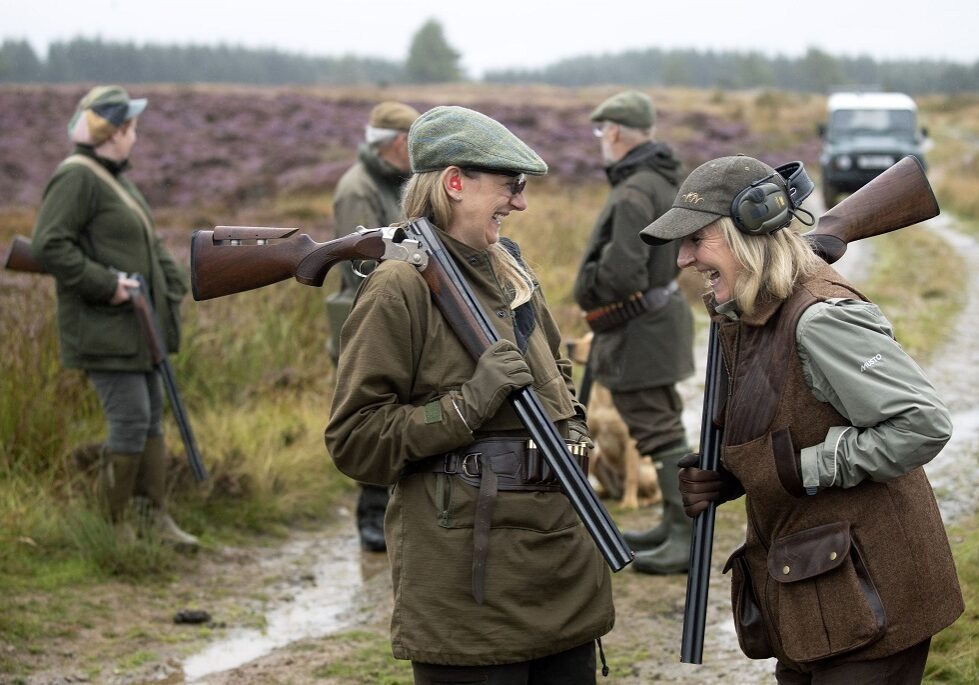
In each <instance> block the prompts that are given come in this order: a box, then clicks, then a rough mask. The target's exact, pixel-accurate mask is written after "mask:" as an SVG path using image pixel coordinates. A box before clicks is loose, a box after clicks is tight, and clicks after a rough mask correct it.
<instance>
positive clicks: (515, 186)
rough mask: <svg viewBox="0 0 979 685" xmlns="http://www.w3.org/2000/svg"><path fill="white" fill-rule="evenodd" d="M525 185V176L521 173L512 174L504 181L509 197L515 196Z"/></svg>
mask: <svg viewBox="0 0 979 685" xmlns="http://www.w3.org/2000/svg"><path fill="white" fill-rule="evenodd" d="M526 187H527V177H526V176H524V175H523V174H520V175H519V176H514V177H513V178H511V179H510V180H509V181H507V182H506V189H507V190H508V191H510V197H516V196H517V195H519V194H520V193H522V192H523V191H524V188H526Z"/></svg>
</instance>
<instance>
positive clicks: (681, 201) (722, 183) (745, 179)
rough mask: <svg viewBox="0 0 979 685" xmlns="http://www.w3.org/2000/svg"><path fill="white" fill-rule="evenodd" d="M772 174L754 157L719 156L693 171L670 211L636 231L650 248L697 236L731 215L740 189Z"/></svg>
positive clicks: (766, 166)
mask: <svg viewBox="0 0 979 685" xmlns="http://www.w3.org/2000/svg"><path fill="white" fill-rule="evenodd" d="M773 174H774V175H775V176H776V177H777V178H780V177H779V175H778V174H776V173H775V170H774V169H773V168H772V167H770V166H768V165H767V164H765V163H764V162H760V161H758V160H757V159H755V158H753V157H745V156H744V155H735V156H734V157H720V158H719V159H713V160H711V161H709V162H705V163H704V164H701V165H700V166H699V167H697V168H696V169H694V170H693V171H692V172H691V173H690V175H689V176H687V179H686V180H685V181H684V182H683V184H682V185H681V186H680V189H679V190H678V191H677V194H676V199H675V200H674V201H673V208H672V209H671V210H670V211H668V212H667V213H666V214H664V215H663V216H661V217H660V218H658V219H657V220H656V221H654V222H653V223H651V224H649V226H647V227H646V228H644V229H642V231H640V232H639V237H640V238H642V239H643V241H644V242H646V243H648V244H650V245H661V244H663V243H666V242H669V241H671V240H678V239H679V238H684V237H686V236H688V235H690V234H691V233H696V232H697V231H699V230H700V229H702V228H703V227H704V226H706V225H707V224H710V223H712V222H714V221H716V220H717V219H720V218H721V217H722V216H731V205H732V203H733V202H734V198H735V197H736V196H737V194H738V193H740V192H741V191H742V190H744V189H745V188H747V187H748V186H750V185H751V184H752V183H754V182H755V181H760V180H761V179H763V178H766V177H769V176H772V175H773Z"/></svg>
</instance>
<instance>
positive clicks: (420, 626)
mask: <svg viewBox="0 0 979 685" xmlns="http://www.w3.org/2000/svg"><path fill="white" fill-rule="evenodd" d="M440 236H441V238H442V240H443V242H444V243H445V246H446V249H447V250H448V251H449V252H450V253H451V254H452V255H453V256H454V257H455V259H456V261H457V263H458V264H459V267H460V269H461V270H462V272H463V274H464V276H465V278H466V279H467V280H468V282H469V283H470V285H471V286H472V288H473V290H474V291H475V293H476V296H477V297H478V298H479V300H480V302H481V304H482V305H483V307H484V308H485V310H486V311H487V312H488V313H489V315H490V316H491V318H492V320H493V322H494V323H495V324H496V330H497V332H498V333H499V335H500V336H501V337H503V338H506V339H508V340H510V341H511V342H514V343H515V344H516V343H517V339H516V335H515V330H514V329H515V319H514V314H513V311H512V310H511V308H510V302H511V300H512V294H511V293H508V292H505V291H504V289H503V288H502V287H501V286H500V284H499V282H498V281H497V279H496V276H495V273H494V271H493V269H492V267H491V265H490V263H489V260H488V256H487V254H486V252H482V251H478V250H474V249H472V248H470V247H467V246H466V245H464V244H462V243H460V242H458V241H455V240H453V239H452V238H450V237H449V236H447V235H446V234H444V233H440ZM532 307H533V310H534V312H535V314H536V326H535V327H534V329H533V332H532V333H531V334H530V336H529V338H528V341H527V348H526V353H525V358H526V360H527V364H528V366H529V367H530V369H531V371H532V373H533V375H534V388H535V390H536V392H537V394H538V395H539V397H540V399H541V401H542V403H543V406H544V408H545V410H546V412H547V413H548V415H549V416H550V418H551V419H552V420H553V421H555V422H557V423H558V426H559V428H560V429H561V430H562V432H565V434H566V424H567V421H566V420H567V419H570V418H572V417H574V416H575V414H576V409H577V405H576V403H575V402H574V400H573V386H572V383H571V368H570V362H569V361H568V360H567V359H563V358H561V356H560V351H559V350H560V342H561V336H560V333H559V331H558V329H557V326H556V325H555V323H554V321H553V319H552V317H551V315H550V313H549V311H548V309H547V305H546V303H545V301H544V297H543V295H542V294H541V292H540V290H539V289H537V290H536V291H535V293H534V296H533V299H532ZM342 339H343V346H342V350H343V351H342V354H341V356H340V364H339V368H338V371H337V384H336V393H335V395H334V400H333V412H332V416H331V417H330V421H329V424H328V425H327V428H326V444H327V446H328V448H329V450H330V454H331V456H332V458H333V460H334V462H335V463H336V465H337V467H338V468H339V469H340V470H341V471H342V472H344V473H345V474H347V475H348V476H350V477H351V478H353V479H355V480H357V481H361V482H367V483H377V484H385V483H395V486H394V489H393V492H392V496H391V501H390V503H389V505H388V509H387V515H386V518H385V522H384V530H385V536H386V538H387V547H388V554H389V556H390V559H391V572H392V576H393V581H394V595H395V597H394V600H395V601H394V612H393V615H392V619H391V636H392V646H393V651H394V655H395V657H397V658H399V659H411V660H415V661H421V662H426V663H436V664H453V665H477V664H502V663H513V662H518V661H524V660H528V659H534V658H537V657H541V656H546V655H548V654H554V653H557V652H560V651H563V650H566V649H569V648H571V647H575V646H577V645H581V644H584V643H586V642H588V641H590V640H593V639H595V638H597V637H600V636H601V635H604V634H605V633H606V632H608V631H609V630H610V629H611V628H612V623H613V619H614V614H613V609H612V596H611V581H610V577H609V570H608V567H607V565H606V564H605V562H604V561H603V559H602V557H601V555H600V554H599V552H598V551H597V548H596V547H595V544H594V542H593V541H592V540H591V538H590V537H589V536H588V534H587V533H586V531H585V529H584V527H583V525H582V524H581V522H580V520H579V519H578V517H577V515H576V514H575V512H574V510H573V509H572V507H571V504H570V502H569V501H568V499H567V497H566V496H565V495H564V494H563V493H560V492H512V491H510V492H499V493H498V494H497V496H496V506H495V508H494V510H493V518H492V524H491V525H492V528H491V532H490V545H489V554H488V559H487V566H486V572H485V579H486V596H485V601H484V603H483V604H482V605H478V604H476V602H475V601H474V599H473V597H472V594H471V580H472V551H473V550H472V535H473V533H472V525H473V518H474V513H475V503H476V496H477V492H478V490H477V489H476V488H475V487H471V486H469V485H467V484H465V483H463V482H462V481H461V480H458V479H456V478H455V477H454V476H450V475H446V474H436V473H416V474H413V475H410V476H407V477H405V478H401V479H400V480H399V478H400V476H401V472H402V469H403V468H404V467H405V466H406V465H407V464H408V463H410V462H413V461H415V460H419V459H424V458H426V457H429V456H432V455H438V454H442V453H444V452H447V451H449V450H453V449H456V448H459V447H463V446H465V445H468V444H470V443H471V442H472V441H473V440H474V439H477V438H479V437H487V436H514V437H516V436H526V431H525V429H524V428H523V426H522V424H521V423H520V420H519V419H518V417H517V416H516V414H515V413H514V411H513V410H512V408H511V407H510V405H509V404H508V403H505V404H504V405H503V407H502V408H501V409H500V410H499V412H498V413H497V414H496V416H494V417H492V418H491V419H490V420H489V421H487V422H486V423H485V424H484V425H483V426H482V428H481V429H480V430H479V431H478V433H477V435H475V436H474V435H473V434H472V433H470V431H469V429H468V428H467V427H466V425H465V423H464V422H463V421H462V418H461V417H460V416H459V414H458V413H457V411H456V410H455V408H454V407H453V405H452V403H451V401H450V400H449V393H450V392H452V391H457V390H458V389H459V388H460V387H461V386H462V384H463V383H465V382H466V381H468V380H469V379H470V378H471V377H472V374H473V371H474V369H475V361H474V360H473V359H472V358H471V357H470V356H469V354H468V353H467V352H466V350H465V349H464V348H463V346H462V344H461V343H460V342H459V340H458V339H457V338H456V336H455V334H454V333H453V332H452V330H451V329H450V328H449V324H448V323H447V321H446V320H445V319H444V318H443V316H442V314H441V312H440V311H439V310H438V309H437V308H436V306H435V304H434V303H433V302H432V298H431V293H430V291H429V288H428V285H427V284H426V283H425V281H424V280H423V278H422V276H421V274H420V273H419V272H418V270H417V269H416V268H415V267H414V266H412V265H410V264H407V263H405V262H397V261H386V262H382V263H381V265H380V266H379V267H378V268H377V269H376V270H375V271H374V272H373V273H372V274H371V275H370V276H368V278H367V279H366V281H365V282H364V285H363V287H362V288H361V289H360V291H359V292H358V295H357V299H356V301H355V303H354V307H353V311H352V312H351V314H350V317H349V318H348V319H347V323H346V324H345V325H344V327H343V332H342Z"/></svg>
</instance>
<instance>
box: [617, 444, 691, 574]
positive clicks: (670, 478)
mask: <svg viewBox="0 0 979 685" xmlns="http://www.w3.org/2000/svg"><path fill="white" fill-rule="evenodd" d="M684 453H685V452H684ZM682 456H683V454H677V455H671V456H669V457H664V458H663V459H662V464H663V466H662V468H658V469H657V471H658V473H659V476H660V489H661V490H662V491H663V504H664V506H663V509H664V514H663V523H662V524H661V525H662V526H663V527H665V529H666V531H667V533H666V536H665V538H664V539H663V542H662V543H660V544H659V545H658V546H656V547H654V548H652V549H646V550H642V551H639V552H638V553H637V554H636V559H635V561H634V562H633V563H632V566H633V568H635V569H636V571H638V572H640V573H652V574H659V575H670V574H674V573H686V572H687V571H688V570H689V568H690V537H691V536H692V535H693V521H692V520H691V519H690V518H689V517H688V516H687V515H686V514H685V513H684V511H683V501H682V499H681V497H680V474H679V470H678V469H677V466H676V463H677V462H678V461H679V460H680V458H681V457H682Z"/></svg>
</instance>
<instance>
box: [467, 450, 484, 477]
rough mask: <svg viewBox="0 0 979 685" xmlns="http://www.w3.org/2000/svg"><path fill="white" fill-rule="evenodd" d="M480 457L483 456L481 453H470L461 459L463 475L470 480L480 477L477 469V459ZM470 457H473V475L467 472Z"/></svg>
mask: <svg viewBox="0 0 979 685" xmlns="http://www.w3.org/2000/svg"><path fill="white" fill-rule="evenodd" d="M481 456H483V453H482V452H470V453H469V454H467V455H465V456H464V457H463V458H462V472H463V473H464V474H466V475H467V476H469V477H470V478H479V476H480V469H479V461H478V459H479V457H481ZM470 457H473V463H474V464H475V471H476V472H475V473H471V472H470V471H469V467H470V464H469V458H470Z"/></svg>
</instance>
